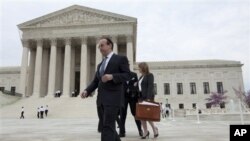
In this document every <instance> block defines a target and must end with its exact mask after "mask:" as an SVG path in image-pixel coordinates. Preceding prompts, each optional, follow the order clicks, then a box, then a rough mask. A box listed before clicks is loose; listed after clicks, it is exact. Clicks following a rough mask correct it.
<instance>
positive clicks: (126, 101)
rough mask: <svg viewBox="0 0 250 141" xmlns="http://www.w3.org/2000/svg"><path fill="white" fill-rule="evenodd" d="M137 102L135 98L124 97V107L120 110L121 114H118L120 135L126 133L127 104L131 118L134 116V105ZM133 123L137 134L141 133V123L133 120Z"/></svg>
mask: <svg viewBox="0 0 250 141" xmlns="http://www.w3.org/2000/svg"><path fill="white" fill-rule="evenodd" d="M137 102H138V100H137V99H136V98H132V97H125V99H124V107H122V108H121V114H120V118H121V123H120V133H121V134H124V133H126V129H125V123H126V118H127V109H128V104H129V107H130V111H131V114H132V115H133V116H135V112H136V103H137ZM135 123H136V126H137V129H138V131H139V132H140V131H142V129H141V121H140V120H135Z"/></svg>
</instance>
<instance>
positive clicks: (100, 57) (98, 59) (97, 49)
mask: <svg viewBox="0 0 250 141" xmlns="http://www.w3.org/2000/svg"><path fill="white" fill-rule="evenodd" d="M98 43H99V38H97V39H96V53H95V55H96V56H95V58H96V59H95V65H96V69H97V65H98V64H99V63H100V62H101V61H102V54H101V52H100V50H99V44H98Z"/></svg>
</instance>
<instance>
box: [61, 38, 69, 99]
mask: <svg viewBox="0 0 250 141" xmlns="http://www.w3.org/2000/svg"><path fill="white" fill-rule="evenodd" d="M70 70H71V40H70V38H67V39H65V54H64V73H63V96H70V93H71V92H70V76H71V73H70Z"/></svg>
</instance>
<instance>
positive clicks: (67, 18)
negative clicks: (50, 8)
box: [25, 9, 128, 27]
mask: <svg viewBox="0 0 250 141" xmlns="http://www.w3.org/2000/svg"><path fill="white" fill-rule="evenodd" d="M122 21H128V20H127V19H125V18H122V17H121V18H120V17H115V16H110V15H104V14H100V13H95V12H89V11H84V10H81V9H74V10H71V11H67V12H64V13H61V14H59V15H55V16H51V17H46V16H45V17H43V18H41V19H39V20H38V21H35V22H34V21H33V22H31V23H29V24H25V27H50V26H68V25H83V24H101V23H115V22H122Z"/></svg>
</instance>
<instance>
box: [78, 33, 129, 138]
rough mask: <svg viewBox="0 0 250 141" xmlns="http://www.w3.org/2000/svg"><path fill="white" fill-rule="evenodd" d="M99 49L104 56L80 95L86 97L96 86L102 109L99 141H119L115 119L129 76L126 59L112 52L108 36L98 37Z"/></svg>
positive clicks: (98, 100)
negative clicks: (124, 85) (124, 84)
mask: <svg viewBox="0 0 250 141" xmlns="http://www.w3.org/2000/svg"><path fill="white" fill-rule="evenodd" d="M99 49H100V52H101V53H102V55H103V57H104V58H103V60H102V62H101V63H100V64H98V66H97V71H96V73H95V77H94V79H93V81H92V82H91V83H90V85H89V86H88V87H87V88H86V89H85V90H84V91H83V92H82V93H81V97H82V98H87V97H88V96H90V95H91V93H92V92H93V91H94V90H95V89H97V88H98V95H97V106H100V108H101V109H102V111H103V113H102V117H103V127H102V129H101V130H102V132H101V141H121V139H120V137H119V136H118V134H117V132H116V127H115V121H116V118H117V115H118V112H119V110H120V107H121V106H122V101H121V100H122V99H121V96H122V94H123V89H122V87H123V82H125V81H127V79H128V78H129V72H130V70H129V64H128V59H127V57H125V56H120V55H117V54H115V53H113V42H112V41H111V39H109V38H105V37H104V38H101V39H100V41H99Z"/></svg>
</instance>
